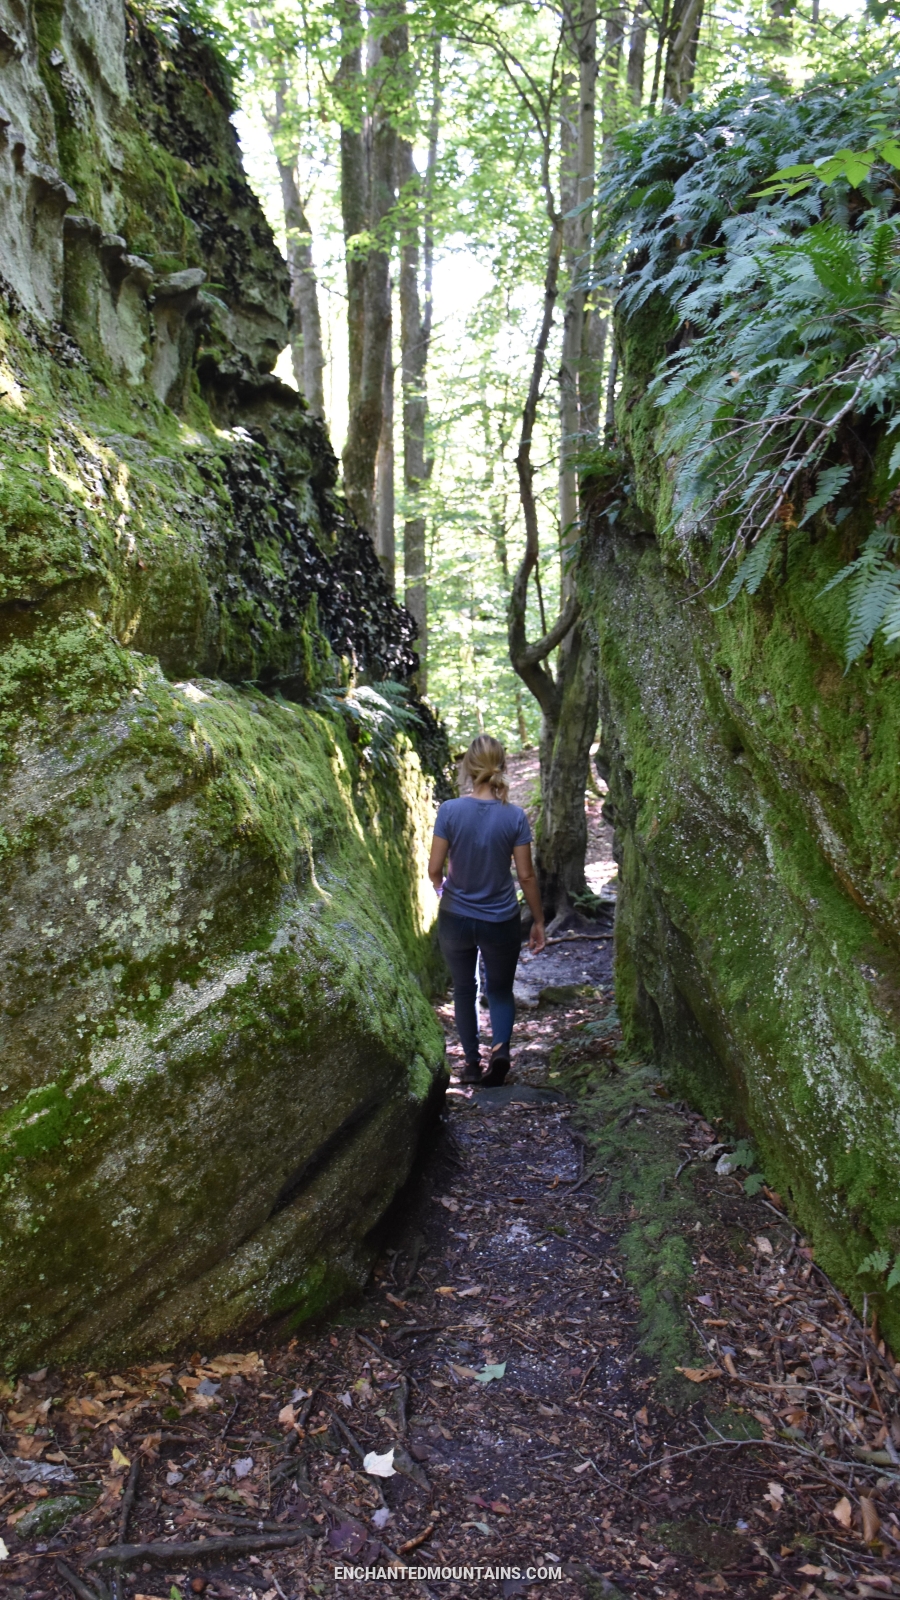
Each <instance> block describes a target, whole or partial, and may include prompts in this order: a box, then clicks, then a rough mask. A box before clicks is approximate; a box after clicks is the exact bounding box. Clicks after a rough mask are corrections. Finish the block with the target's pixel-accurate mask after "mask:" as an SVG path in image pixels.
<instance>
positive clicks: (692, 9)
mask: <svg viewBox="0 0 900 1600" xmlns="http://www.w3.org/2000/svg"><path fill="white" fill-rule="evenodd" d="M702 17H703V0H682V3H681V4H679V3H677V0H676V6H675V9H674V12H673V15H672V25H671V29H670V35H671V36H670V39H669V48H668V51H667V52H666V70H665V75H664V78H663V99H664V100H668V101H670V102H671V104H672V105H675V106H681V105H684V102H685V100H686V99H687V97H688V95H689V94H690V92H691V90H692V88H693V86H694V66H695V63H696V59H697V40H698V38H699V34H700V23H701V20H702Z"/></svg>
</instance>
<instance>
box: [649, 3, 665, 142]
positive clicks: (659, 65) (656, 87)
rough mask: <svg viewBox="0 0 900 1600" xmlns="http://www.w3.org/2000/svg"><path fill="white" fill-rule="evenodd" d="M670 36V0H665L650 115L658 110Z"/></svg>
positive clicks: (654, 64) (654, 68) (657, 45)
mask: <svg viewBox="0 0 900 1600" xmlns="http://www.w3.org/2000/svg"><path fill="white" fill-rule="evenodd" d="M668 37H669V0H663V8H662V16H661V18H660V23H659V33H658V34H657V37H656V55H655V57H654V61H653V88H652V89H651V91H650V115H651V117H652V116H653V113H654V112H655V110H656V97H657V95H658V94H659V79H660V73H661V72H662V63H663V55H664V53H665V48H666V40H667V39H668Z"/></svg>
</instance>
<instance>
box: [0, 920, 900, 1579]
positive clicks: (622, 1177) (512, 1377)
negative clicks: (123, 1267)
mask: <svg viewBox="0 0 900 1600" xmlns="http://www.w3.org/2000/svg"><path fill="white" fill-rule="evenodd" d="M594 931H595V932H596V931H602V930H596V929H595V930H594ZM520 977H521V981H522V983H523V985H524V988H525V990H527V991H528V993H527V996H526V998H527V999H528V1000H529V1002H530V1003H529V1005H528V1006H527V1007H526V1008H525V1009H524V1010H523V1013H522V1016H521V1020H520V1026H519V1030H518V1037H519V1054H518V1062H517V1068H516V1071H515V1074H514V1076H515V1080H516V1081H515V1082H514V1083H513V1084H511V1085H510V1086H508V1087H505V1088H504V1089H502V1090H493V1091H491V1090H475V1091H469V1090H465V1089H463V1088H461V1087H460V1085H459V1084H458V1083H456V1082H454V1083H453V1084H452V1085H451V1089H450V1092H449V1095H448V1101H447V1110H446V1115H445V1118H444V1120H443V1122H442V1125H441V1127H440V1129H439V1131H438V1134H437V1136H436V1139H435V1142H434V1143H433V1145H432V1147H431V1149H430V1150H429V1151H427V1152H425V1153H424V1155H423V1159H422V1162H421V1165H420V1169H419V1171H418V1173H417V1174H416V1175H415V1178H414V1180H413V1182H412V1183H411V1185H410V1187H409V1189H408V1191H407V1193H406V1194H405V1196H404V1197H403V1202H402V1205H400V1206H398V1208H397V1212H396V1215H395V1216H394V1218H393V1219H392V1222H391V1225H390V1228H389V1230H388V1232H387V1234H386V1237H385V1240H384V1246H383V1250H382V1254H381V1257H380V1261H379V1265H378V1268H377V1271H376V1273H375V1277H374V1281H373V1283H372V1286H371V1289H370V1291H369V1293H368V1294H367V1295H366V1297H365V1298H364V1300H363V1302H362V1303H361V1304H360V1305H357V1306H354V1307H350V1308H348V1309H347V1310H346V1311H345V1312H344V1313H343V1314H342V1315H340V1316H338V1317H337V1318H335V1319H334V1320H332V1321H330V1322H329V1323H328V1324H327V1325H325V1326H323V1327H320V1328H318V1329H312V1330H310V1329H309V1328H303V1329H301V1330H299V1332H298V1333H297V1334H296V1335H295V1336H294V1337H293V1338H289V1339H286V1337H285V1335H284V1334H283V1332H282V1334H281V1336H280V1337H275V1335H274V1333H273V1334H272V1336H270V1337H268V1338H266V1339H265V1340H262V1341H258V1342H257V1343H256V1344H255V1345H254V1348H253V1349H252V1350H251V1349H248V1348H246V1347H244V1346H240V1347H234V1346H232V1347H229V1348H228V1349H227V1350H226V1351H224V1352H216V1351H202V1352H201V1351H194V1352H180V1353H178V1354H177V1355H173V1357H172V1359H171V1360H169V1361H165V1362H154V1363H152V1364H150V1365H148V1366H145V1367H142V1368H135V1369H128V1370H126V1371H120V1372H116V1373H102V1374H99V1373H90V1372H80V1373H66V1374H62V1373H55V1372H41V1373H34V1374H31V1375H26V1376H24V1377H22V1378H21V1379H19V1380H18V1382H17V1385H16V1386H15V1388H14V1390H13V1392H11V1393H9V1394H8V1395H7V1398H6V1400H5V1401H4V1412H5V1414H4V1416H3V1424H4V1429H5V1431H4V1434H3V1437H2V1446H3V1451H4V1455H3V1456H2V1457H0V1519H2V1518H5V1519H6V1522H5V1526H0V1532H2V1537H3V1540H4V1548H5V1549H6V1551H7V1556H6V1559H5V1560H4V1561H3V1563H2V1565H0V1586H2V1593H3V1596H4V1600H51V1597H54V1600H56V1597H61V1596H67V1597H71V1596H72V1595H73V1594H74V1595H77V1596H78V1597H79V1600H105V1597H111V1600H115V1597H118V1600H126V1597H127V1600H131V1597H132V1596H137V1597H141V1596H143V1597H147V1596H152V1597H159V1600H179V1597H180V1600H187V1597H188V1596H189V1595H200V1594H204V1595H207V1596H210V1597H212V1600H301V1597H305V1596H306V1595H307V1594H313V1595H316V1596H332V1595H336V1594H338V1593H343V1592H350V1593H353V1594H354V1595H358V1596H360V1600H368V1597H370V1596H371V1597H375V1596H376V1595H377V1596H379V1597H386V1596H388V1595H391V1594H394V1595H398V1596H399V1595H403V1594H409V1593H415V1594H418V1595H422V1596H424V1595H431V1596H444V1595H448V1596H450V1595H457V1594H459V1595H471V1596H482V1595H484V1596H488V1595H491V1596H496V1595H501V1596H506V1597H509V1596H516V1595H522V1596H530V1597H532V1600H536V1597H537V1596H539V1595H542V1594H544V1593H545V1592H548V1591H549V1592H553V1593H559V1594H560V1596H563V1595H573V1596H575V1595H577V1596H585V1597H586V1600H598V1597H600V1596H615V1595H639V1596H647V1597H650V1596H657V1597H662V1600H676V1597H681V1596H695V1595H704V1594H711V1595H716V1594H723V1595H732V1596H735V1597H749V1596H757V1595H758V1596H765V1597H769V1600H787V1597H788V1596H791V1595H800V1596H803V1597H821V1596H822V1595H828V1596H836V1595H848V1596H865V1595H883V1594H892V1593H900V1583H897V1584H895V1583H894V1577H893V1574H894V1573H895V1572H897V1571H898V1562H897V1557H898V1555H900V1522H898V1519H897V1506H898V1499H897V1483H898V1468H897V1466H896V1458H897V1456H898V1450H897V1446H898V1445H900V1424H898V1422H897V1406H898V1398H897V1397H898V1390H900V1368H897V1369H895V1368H894V1365H893V1359H892V1357H891V1356H890V1353H889V1352H886V1351H885V1350H884V1347H883V1345H882V1346H879V1342H878V1335H877V1330H871V1329H870V1330H868V1331H866V1330H864V1329H863V1328H862V1326H861V1325H860V1323H859V1322H858V1321H857V1320H856V1319H855V1318H854V1317H853V1316H852V1315H851V1314H850V1313H849V1311H848V1308H847V1306H846V1305H845V1303H844V1302H843V1301H842V1300H841V1298H840V1296H839V1295H837V1293H836V1292H835V1291H833V1290H832V1289H831V1287H830V1285H829V1284H828V1282H827V1280H826V1279H824V1278H823V1277H822V1275H821V1274H820V1273H819V1271H818V1269H817V1268H816V1267H815V1265H814V1263H813V1261H812V1259H811V1252H810V1251H809V1249H808V1248H807V1246H806V1244H805V1241H803V1240H802V1239H800V1238H799V1237H798V1236H797V1234H796V1233H795V1232H794V1230H793V1229H792V1228H791V1226H790V1224H789V1223H788V1222H787V1220H786V1219H785V1218H784V1216H783V1215H782V1213H781V1211H780V1202H779V1199H778V1196H776V1195H774V1194H772V1193H771V1191H767V1190H765V1188H764V1187H762V1180H761V1179H760V1180H759V1183H758V1184H757V1183H754V1182H751V1183H750V1184H749V1187H750V1188H751V1189H753V1188H756V1189H757V1193H756V1194H754V1195H752V1196H750V1195H748V1194H747V1193H746V1192H745V1182H746V1177H747V1173H746V1169H741V1168H736V1169H735V1171H732V1172H729V1171H728V1170H727V1169H728V1167H729V1166H731V1165H733V1164H734V1163H732V1162H729V1161H728V1160H724V1161H723V1159H722V1156H723V1154H727V1151H728V1149H732V1150H733V1145H734V1141H731V1144H730V1145H729V1141H728V1140H727V1138H726V1137H725V1136H724V1133H723V1131H722V1130H717V1129H714V1128H712V1127H710V1126H709V1125H707V1124H706V1123H704V1122H703V1121H702V1119H701V1118H699V1117H698V1116H696V1115H693V1114H691V1113H690V1112H689V1111H688V1110H687V1109H686V1108H684V1107H683V1106H679V1105H673V1104H672V1103H671V1101H669V1100H668V1099H667V1098H666V1097H665V1092H664V1090H663V1088H662V1085H661V1084H659V1082H658V1080H657V1079H656V1077H655V1074H654V1072H653V1070H652V1068H651V1067H649V1066H647V1065H646V1064H643V1063H641V1062H638V1061H634V1060H630V1059H629V1058H628V1057H627V1055H626V1054H625V1053H624V1052H623V1050H622V1047H621V1039H620V1035H619V1032H618V1029H617V1025H616V1017H615V1012H614V1010H613V1009H612V1006H611V998H612V997H611V979H610V945H609V942H608V940H606V939H590V940H587V939H586V940H570V941H567V942H565V943H563V944H562V945H556V946H554V947H553V948H552V949H551V950H549V951H548V952H547V955H546V956H544V957H541V958H538V959H537V960H535V961H534V962H524V963H523V968H522V971H521V974H520ZM442 1014H443V1016H444V1021H445V1024H446V1026H447V1031H448V1047H449V1050H450V1055H451V1061H453V1062H455V1061H456V1060H457V1059H458V1056H457V1051H456V1045H455V1040H454V1037H453V1032H452V1026H451V1014H450V1009H449V1007H447V1008H444V1010H443V1013H442ZM738 1160H744V1161H745V1162H747V1163H748V1164H749V1165H750V1166H752V1153H751V1152H749V1151H747V1150H746V1148H744V1149H740V1148H739V1149H738V1150H737V1151H736V1152H734V1161H735V1162H737V1161H738ZM717 1167H718V1168H719V1169H721V1170H718V1171H717ZM366 1457H369V1458H370V1459H369V1461H368V1467H369V1468H371V1467H372V1466H373V1465H375V1466H378V1465H379V1461H378V1460H376V1461H375V1462H373V1461H372V1459H371V1457H375V1458H381V1461H380V1465H381V1466H382V1469H383V1470H386V1469H393V1470H392V1471H390V1472H389V1475H387V1476H379V1475H375V1474H373V1472H372V1471H370V1470H366ZM123 1544H124V1545H125V1546H127V1547H129V1548H127V1549H125V1550H120V1552H119V1560H118V1564H117V1561H116V1559H115V1557H114V1553H113V1547H116V1546H121V1545H123ZM348 1574H350V1575H349V1576H348ZM367 1574H368V1575H367ZM401 1574H402V1575H401Z"/></svg>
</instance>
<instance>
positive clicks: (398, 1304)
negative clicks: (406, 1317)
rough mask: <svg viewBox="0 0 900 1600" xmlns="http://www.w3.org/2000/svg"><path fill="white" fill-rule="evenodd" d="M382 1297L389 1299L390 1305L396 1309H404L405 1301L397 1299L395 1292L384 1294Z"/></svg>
mask: <svg viewBox="0 0 900 1600" xmlns="http://www.w3.org/2000/svg"><path fill="white" fill-rule="evenodd" d="M384 1298H385V1300H387V1301H389V1303H390V1304H391V1305H392V1306H396V1307H397V1310H398V1311H405V1310H406V1301H405V1300H398V1299H397V1296H396V1295H395V1294H386V1295H385V1297H384Z"/></svg>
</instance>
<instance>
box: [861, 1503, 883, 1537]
mask: <svg viewBox="0 0 900 1600" xmlns="http://www.w3.org/2000/svg"><path fill="white" fill-rule="evenodd" d="M859 1509H860V1512H861V1514H862V1532H863V1538H864V1539H865V1541H866V1544H871V1543H872V1542H873V1540H875V1539H877V1538H878V1530H879V1528H880V1527H881V1518H880V1516H879V1515H878V1512H877V1511H876V1510H875V1505H874V1502H873V1501H872V1500H870V1499H869V1497H868V1495H863V1497H862V1499H861V1500H860V1502H859Z"/></svg>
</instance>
